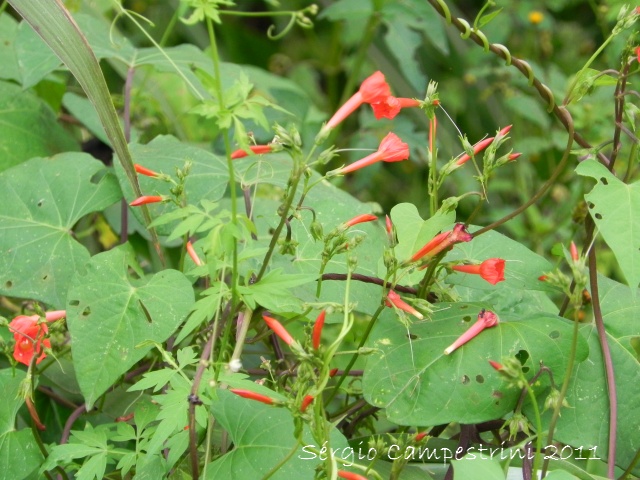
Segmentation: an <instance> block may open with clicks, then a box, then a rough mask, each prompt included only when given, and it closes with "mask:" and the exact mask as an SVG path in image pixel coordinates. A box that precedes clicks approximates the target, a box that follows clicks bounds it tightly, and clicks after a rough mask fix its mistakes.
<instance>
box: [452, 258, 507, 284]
mask: <svg viewBox="0 0 640 480" xmlns="http://www.w3.org/2000/svg"><path fill="white" fill-rule="evenodd" d="M504 264H505V261H504V260H503V259H501V258H489V259H488V260H485V261H484V262H482V263H481V264H480V265H455V266H454V267H452V268H453V270H455V271H456V272H464V273H474V274H476V275H480V276H481V277H482V278H483V279H484V280H486V281H487V282H489V283H490V284H491V285H495V284H496V283H498V282H502V281H504Z"/></svg>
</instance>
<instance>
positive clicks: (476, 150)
mask: <svg viewBox="0 0 640 480" xmlns="http://www.w3.org/2000/svg"><path fill="white" fill-rule="evenodd" d="M493 139H494V137H489V138H485V139H484V140H480V141H479V142H478V143H476V144H475V145H474V146H473V154H474V155H477V154H478V153H480V152H481V151H482V150H484V149H485V148H487V147H488V146H489V145H490V144H491V142H493ZM470 159H471V157H470V156H469V155H468V154H466V153H465V154H463V155H462V156H461V157H460V158H459V159H458V160H456V165H458V166H460V165H464V164H465V163H466V162H468V161H469V160H470Z"/></svg>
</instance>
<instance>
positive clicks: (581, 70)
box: [562, 32, 617, 105]
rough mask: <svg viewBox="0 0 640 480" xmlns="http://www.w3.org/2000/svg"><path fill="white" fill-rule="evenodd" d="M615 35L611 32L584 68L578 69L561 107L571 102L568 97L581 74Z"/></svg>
mask: <svg viewBox="0 0 640 480" xmlns="http://www.w3.org/2000/svg"><path fill="white" fill-rule="evenodd" d="M616 35H617V33H614V32H612V33H611V34H610V35H609V36H608V37H607V39H606V40H605V41H604V42H603V43H602V45H600V47H598V49H597V50H596V51H595V52H594V53H593V55H591V58H589V60H587V63H585V64H584V66H583V67H582V69H580V71H579V72H578V74H577V75H576V76H575V77H573V80H572V81H571V86H570V87H569V89H568V90H567V94H566V95H565V97H564V100H563V101H562V104H563V105H567V103H569V101H570V100H571V98H570V97H571V94H572V93H573V89H574V88H576V84H577V83H578V80H579V79H580V77H581V76H582V74H583V73H584V72H585V71H586V70H587V68H589V66H591V64H592V63H593V62H594V61H595V59H596V58H598V55H600V54H601V53H602V51H603V50H604V49H605V48H606V46H607V45H609V43H610V42H611V40H613V38H614V37H615V36H616Z"/></svg>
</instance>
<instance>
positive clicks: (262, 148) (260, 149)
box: [231, 145, 272, 160]
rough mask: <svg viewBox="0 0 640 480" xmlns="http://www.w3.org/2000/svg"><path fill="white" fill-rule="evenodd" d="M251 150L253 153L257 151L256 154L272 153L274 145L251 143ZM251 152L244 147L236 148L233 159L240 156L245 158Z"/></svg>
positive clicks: (232, 155)
mask: <svg viewBox="0 0 640 480" xmlns="http://www.w3.org/2000/svg"><path fill="white" fill-rule="evenodd" d="M249 150H251V151H252V152H253V153H255V154H256V155H258V154H262V153H271V150H272V147H271V145H251V146H250V147H249ZM248 155H249V154H248V153H247V152H246V151H244V150H243V149H242V148H240V149H238V150H236V151H235V152H233V153H232V154H231V160H236V159H238V158H244V157H247V156H248Z"/></svg>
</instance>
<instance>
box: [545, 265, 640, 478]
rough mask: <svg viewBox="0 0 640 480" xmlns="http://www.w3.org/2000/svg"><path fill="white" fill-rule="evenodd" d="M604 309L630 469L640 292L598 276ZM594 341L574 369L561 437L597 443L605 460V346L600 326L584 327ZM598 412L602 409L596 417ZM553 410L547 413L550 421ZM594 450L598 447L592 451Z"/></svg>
mask: <svg viewBox="0 0 640 480" xmlns="http://www.w3.org/2000/svg"><path fill="white" fill-rule="evenodd" d="M598 284H599V294H600V298H601V304H600V307H601V309H602V318H603V321H604V325H605V329H606V332H607V342H608V343H609V348H610V350H611V358H612V361H613V369H614V372H615V379H616V390H617V401H618V435H617V450H616V464H617V465H619V466H620V467H622V468H626V467H627V466H628V465H629V464H630V463H631V461H632V459H633V457H634V455H635V454H636V451H637V449H638V445H640V430H639V429H638V423H637V422H634V421H625V419H633V418H636V419H638V418H640V403H638V385H640V324H639V323H638V318H640V296H639V295H638V294H637V293H636V295H632V294H631V292H630V291H629V287H627V286H626V285H622V284H620V283H617V282H614V281H613V280H609V279H607V278H605V277H602V276H599V277H598ZM580 333H581V335H582V337H584V338H586V339H587V342H588V343H589V358H588V359H587V361H586V362H582V363H580V364H578V365H576V366H575V367H574V370H573V375H572V377H571V383H570V384H569V390H568V392H567V401H568V402H569V405H570V408H566V409H563V410H562V415H561V417H560V419H559V421H558V426H557V430H556V438H557V439H558V440H559V441H561V442H563V443H568V444H571V445H575V446H582V447H584V448H585V452H586V449H588V448H592V447H596V448H597V450H595V453H597V455H596V456H598V457H600V458H606V457H607V452H608V443H609V440H608V439H609V415H608V412H609V399H608V395H607V391H608V389H607V384H606V378H605V376H604V361H603V358H602V349H601V348H600V342H599V340H598V332H597V331H596V326H595V324H593V323H592V324H589V325H582V326H581V327H580ZM594 412H602V413H601V414H599V415H594ZM549 419H550V418H549V414H548V413H547V414H546V415H544V416H543V422H544V423H548V421H549ZM592 452H593V450H592ZM635 473H636V474H640V468H636V472H635Z"/></svg>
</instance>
